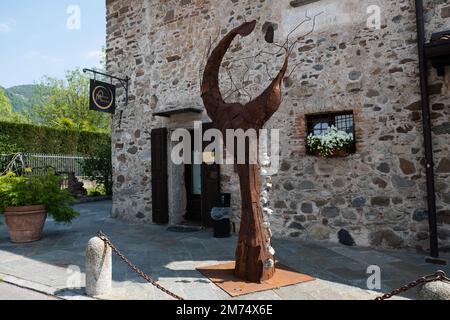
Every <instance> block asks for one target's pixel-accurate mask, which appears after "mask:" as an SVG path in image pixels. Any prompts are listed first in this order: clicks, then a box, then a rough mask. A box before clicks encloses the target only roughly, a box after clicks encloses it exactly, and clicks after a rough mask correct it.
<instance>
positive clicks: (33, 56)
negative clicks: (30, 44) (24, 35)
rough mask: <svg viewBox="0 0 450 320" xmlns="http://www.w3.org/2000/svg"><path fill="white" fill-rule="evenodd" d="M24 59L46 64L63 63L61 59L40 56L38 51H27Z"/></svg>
mask: <svg viewBox="0 0 450 320" xmlns="http://www.w3.org/2000/svg"><path fill="white" fill-rule="evenodd" d="M23 57H24V58H25V59H28V60H40V61H43V62H48V63H63V62H64V59H63V58H58V57H50V56H48V55H46V54H41V53H40V52H39V51H29V52H27V53H25V54H24V55H23Z"/></svg>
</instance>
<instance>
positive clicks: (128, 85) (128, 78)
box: [83, 69, 131, 106]
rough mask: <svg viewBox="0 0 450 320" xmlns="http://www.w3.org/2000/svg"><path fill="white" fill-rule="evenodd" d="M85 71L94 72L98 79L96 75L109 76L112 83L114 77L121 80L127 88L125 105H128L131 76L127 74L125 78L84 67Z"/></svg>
mask: <svg viewBox="0 0 450 320" xmlns="http://www.w3.org/2000/svg"><path fill="white" fill-rule="evenodd" d="M83 72H84V73H88V72H90V73H93V74H94V80H96V79H95V77H96V76H97V75H101V76H104V77H107V78H109V79H110V81H111V83H112V80H113V79H115V80H117V81H119V82H120V84H121V86H122V87H123V88H124V89H125V106H128V90H129V88H130V80H131V78H130V77H128V76H126V77H125V78H119V77H116V76H112V75H110V74H107V73H103V72H99V71H96V70H92V69H83Z"/></svg>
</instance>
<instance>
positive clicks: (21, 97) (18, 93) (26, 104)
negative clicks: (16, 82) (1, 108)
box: [4, 84, 37, 112]
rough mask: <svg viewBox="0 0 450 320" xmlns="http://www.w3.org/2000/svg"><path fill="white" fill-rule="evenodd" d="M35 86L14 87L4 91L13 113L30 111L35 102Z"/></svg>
mask: <svg viewBox="0 0 450 320" xmlns="http://www.w3.org/2000/svg"><path fill="white" fill-rule="evenodd" d="M36 87H37V86H36V85H32V84H30V85H23V86H15V87H11V88H8V89H4V91H5V93H6V96H7V97H8V98H9V100H10V101H11V104H12V106H13V109H14V111H16V112H20V111H22V110H30V109H31V107H32V106H33V103H35V102H36V96H35V90H36Z"/></svg>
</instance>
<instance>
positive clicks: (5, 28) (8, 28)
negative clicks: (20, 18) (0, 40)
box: [0, 23, 12, 33]
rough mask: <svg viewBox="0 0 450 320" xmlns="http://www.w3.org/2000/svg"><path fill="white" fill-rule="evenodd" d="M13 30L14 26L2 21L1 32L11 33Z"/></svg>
mask: <svg viewBox="0 0 450 320" xmlns="http://www.w3.org/2000/svg"><path fill="white" fill-rule="evenodd" d="M11 31H12V27H11V26H10V25H8V24H6V23H0V33H9V32H11Z"/></svg>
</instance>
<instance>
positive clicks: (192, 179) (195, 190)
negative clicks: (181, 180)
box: [185, 164, 202, 223]
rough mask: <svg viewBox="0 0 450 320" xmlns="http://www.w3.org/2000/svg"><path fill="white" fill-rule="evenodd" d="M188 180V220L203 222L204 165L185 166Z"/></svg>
mask: <svg viewBox="0 0 450 320" xmlns="http://www.w3.org/2000/svg"><path fill="white" fill-rule="evenodd" d="M185 180H186V196H187V207H186V220H188V221H191V222H199V223H200V222H201V221H202V165H201V164H187V165H186V166H185Z"/></svg>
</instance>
